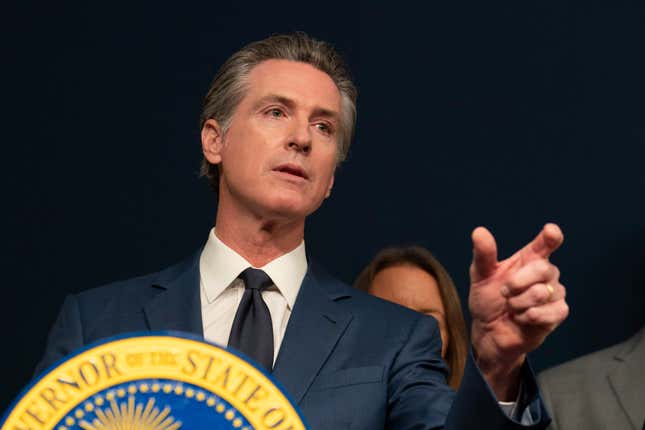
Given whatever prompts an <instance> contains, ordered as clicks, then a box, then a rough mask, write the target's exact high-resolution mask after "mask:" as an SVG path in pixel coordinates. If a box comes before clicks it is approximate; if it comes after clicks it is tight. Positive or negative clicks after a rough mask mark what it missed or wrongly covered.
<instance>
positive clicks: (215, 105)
mask: <svg viewBox="0 0 645 430" xmlns="http://www.w3.org/2000/svg"><path fill="white" fill-rule="evenodd" d="M266 60H290V61H298V62H301V63H307V64H310V65H312V66H313V67H315V68H317V69H318V70H320V71H322V72H325V73H326V74H327V75H329V77H330V78H331V79H332V80H333V81H334V83H335V84H336V87H337V88H338V91H339V92H340V95H341V118H340V127H339V128H340V130H339V132H340V135H339V141H338V162H339V163H340V162H342V161H343V160H344V159H345V158H346V157H347V153H348V151H349V146H350V144H351V140H352V136H353V134H354V124H355V122H356V98H357V91H356V87H355V86H354V83H353V82H352V80H351V77H350V75H349V71H348V68H347V66H346V65H345V62H344V60H343V59H342V57H341V56H340V54H339V53H338V52H337V51H336V49H335V48H334V47H333V46H332V45H331V44H329V43H327V42H324V41H321V40H316V39H314V38H312V37H310V36H308V35H307V34H305V33H302V32H297V33H292V34H279V35H274V36H271V37H268V38H266V39H264V40H259V41H257V42H252V43H250V44H248V45H246V46H245V47H243V48H242V49H240V50H239V51H237V52H236V53H234V54H233V55H232V56H231V57H229V59H228V60H226V62H224V64H223V65H222V66H221V67H220V69H219V70H218V72H217V74H216V75H215V78H214V79H213V82H212V83H211V86H210V88H209V90H208V93H207V94H206V97H205V99H204V105H203V108H202V114H201V117H200V124H199V125H200V128H203V127H204V123H205V122H206V121H207V120H209V119H211V118H212V119H215V120H216V121H217V122H218V123H219V124H220V126H221V127H222V132H223V133H226V131H227V130H228V128H229V126H230V125H231V120H232V118H233V114H234V112H235V109H236V108H237V106H238V105H239V103H240V102H241V101H242V99H243V98H244V95H245V93H246V90H247V88H248V82H247V77H248V75H249V73H250V72H251V70H252V69H253V68H254V67H255V66H257V65H258V64H260V63H261V62H263V61H266ZM200 174H201V176H206V177H207V178H208V183H209V184H210V186H211V187H212V188H213V189H214V190H215V191H217V190H218V187H219V171H218V168H217V165H214V164H211V163H209V162H208V160H206V158H203V159H202V165H201V170H200Z"/></svg>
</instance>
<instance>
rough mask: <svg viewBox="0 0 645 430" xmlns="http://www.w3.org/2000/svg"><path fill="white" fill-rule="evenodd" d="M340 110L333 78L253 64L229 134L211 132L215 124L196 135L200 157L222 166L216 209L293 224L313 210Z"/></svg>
mask: <svg viewBox="0 0 645 430" xmlns="http://www.w3.org/2000/svg"><path fill="white" fill-rule="evenodd" d="M340 104H341V96H340V93H339V91H338V89H337V87H336V85H335V84H334V82H333V81H332V80H331V78H330V77H329V76H328V75H327V74H326V73H324V72H321V71H320V70H318V69H316V68H314V67H313V66H311V65H309V64H305V63H299V62H294V61H286V60H268V61H264V62H262V63H260V64H259V65H257V66H255V67H254V68H253V69H252V70H251V72H250V73H249V76H248V90H247V92H246V94H245V96H244V98H243V99H242V101H241V102H240V104H239V105H238V107H237V109H236V110H235V113H234V114H233V118H232V121H231V124H230V127H229V129H228V131H227V132H226V133H225V134H224V135H222V134H221V129H219V134H217V133H218V132H217V129H218V127H219V124H217V123H216V122H215V121H214V120H209V121H208V122H207V124H206V125H205V126H204V129H203V130H202V141H203V146H204V154H205V156H206V158H207V159H208V160H209V161H210V162H211V163H212V164H218V163H221V171H220V186H219V202H220V203H219V204H220V206H221V205H222V204H230V205H234V206H235V207H237V208H238V209H242V210H243V211H249V212H250V213H251V214H253V215H255V216H260V217H270V218H275V217H278V218H285V219H291V220H297V219H304V217H306V216H307V215H309V214H310V213H312V212H313V211H315V210H316V209H317V208H318V207H319V206H320V204H321V203H322V201H323V200H324V199H325V197H327V196H329V193H330V191H331V187H332V185H333V181H334V169H335V167H336V159H337V151H338V145H337V140H338V136H340V130H339V126H340V122H339V118H340ZM209 127H211V128H213V130H210V132H209V131H208V128H209ZM211 138H212V145H210V146H209V145H208V144H206V145H204V139H206V140H208V139H211Z"/></svg>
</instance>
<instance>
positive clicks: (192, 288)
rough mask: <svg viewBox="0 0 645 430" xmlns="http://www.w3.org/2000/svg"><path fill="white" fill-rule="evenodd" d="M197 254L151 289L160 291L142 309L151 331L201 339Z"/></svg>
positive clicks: (175, 267) (163, 275)
mask: <svg viewBox="0 0 645 430" xmlns="http://www.w3.org/2000/svg"><path fill="white" fill-rule="evenodd" d="M200 255H201V250H200V252H197V253H196V254H195V255H193V256H192V257H190V258H188V259H186V260H185V261H184V262H182V263H179V264H178V265H177V266H174V267H172V268H170V269H168V270H167V271H164V272H162V273H161V274H160V276H159V278H158V279H157V282H155V284H154V285H153V286H151V288H159V289H162V290H163V291H161V292H160V293H159V294H157V295H156V296H155V297H154V298H153V299H152V300H150V301H149V302H148V303H146V305H145V306H144V308H143V311H144V313H145V315H146V319H147V322H148V327H149V328H150V330H178V331H183V332H188V333H193V334H196V335H199V336H203V328H202V312H201V302H200V297H199V256H200Z"/></svg>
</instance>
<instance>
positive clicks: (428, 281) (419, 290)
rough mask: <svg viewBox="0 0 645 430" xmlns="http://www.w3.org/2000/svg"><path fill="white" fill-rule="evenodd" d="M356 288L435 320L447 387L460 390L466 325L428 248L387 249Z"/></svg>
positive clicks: (451, 287)
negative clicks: (448, 373)
mask: <svg viewBox="0 0 645 430" xmlns="http://www.w3.org/2000/svg"><path fill="white" fill-rule="evenodd" d="M354 287H356V288H358V289H360V290H363V291H366V292H368V293H370V294H373V295H375V296H377V297H380V298H382V299H385V300H388V301H390V302H394V303H398V304H400V305H402V306H405V307H407V308H410V309H412V310H415V311H417V312H421V313H424V314H426V315H431V316H433V317H434V318H435V319H436V320H437V321H438V323H439V329H440V330H441V342H442V347H441V355H442V357H443V359H444V360H446V362H447V363H448V367H449V368H450V375H449V377H448V383H449V384H450V386H451V387H452V388H454V389H457V388H458V387H459V384H460V383H461V378H462V377H463V374H464V366H465V364H466V356H467V354H468V335H467V331H466V323H465V322H464V315H463V313H462V310H461V304H460V302H459V295H458V294H457V290H456V288H455V284H454V283H453V282H452V279H451V278H450V275H448V272H447V271H446V269H445V268H444V267H443V266H442V265H441V263H439V261H437V259H436V258H434V256H433V255H432V254H431V253H430V252H429V251H428V250H427V249H425V248H421V247H419V246H411V247H406V248H387V249H384V250H382V251H381V252H379V253H378V254H377V255H376V257H374V259H373V260H372V262H371V263H369V264H368V265H367V267H365V269H363V271H362V272H361V274H360V275H358V278H356V281H355V282H354Z"/></svg>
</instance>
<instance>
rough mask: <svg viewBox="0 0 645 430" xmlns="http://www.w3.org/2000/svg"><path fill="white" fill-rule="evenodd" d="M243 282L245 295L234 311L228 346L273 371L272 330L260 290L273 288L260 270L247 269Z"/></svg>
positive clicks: (241, 276) (243, 274) (269, 280)
mask: <svg viewBox="0 0 645 430" xmlns="http://www.w3.org/2000/svg"><path fill="white" fill-rule="evenodd" d="M239 277H240V278H241V279H242V280H243V281H244V287H245V288H244V295H243V296H242V301H241V302H240V306H239V307H238V308H237V313H236V314H235V319H234V320H233V327H232V328H231V334H230V336H229V338H228V346H230V347H233V348H235V349H237V350H239V351H242V352H243V353H245V354H246V355H248V356H249V357H251V358H253V359H254V360H255V361H257V362H258V363H260V364H261V365H262V366H264V367H265V368H266V369H267V370H268V371H269V372H270V371H271V369H272V368H273V327H272V325H271V314H270V313H269V308H268V307H267V305H266V303H264V300H262V290H264V289H265V288H267V287H269V286H270V285H273V282H272V281H271V278H269V275H267V274H266V273H264V271H263V270H259V269H253V268H248V269H246V270H245V271H244V272H242V273H241V274H240V276H239Z"/></svg>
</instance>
